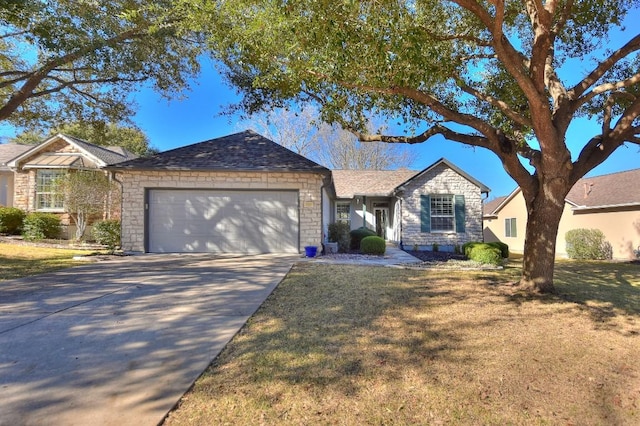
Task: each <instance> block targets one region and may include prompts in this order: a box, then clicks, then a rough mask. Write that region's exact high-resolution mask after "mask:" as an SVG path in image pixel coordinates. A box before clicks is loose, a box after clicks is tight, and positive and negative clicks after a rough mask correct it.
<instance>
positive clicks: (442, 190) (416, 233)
mask: <svg viewBox="0 0 640 426" xmlns="http://www.w3.org/2000/svg"><path fill="white" fill-rule="evenodd" d="M405 188H406V189H405V191H404V194H403V196H402V212H401V217H402V243H403V245H404V246H405V247H408V248H411V247H413V246H414V245H417V246H419V248H420V249H430V248H431V247H432V245H433V244H434V243H435V244H438V245H439V246H440V247H443V248H445V247H448V248H452V247H454V246H456V245H462V244H464V243H466V242H469V241H482V194H481V189H480V188H479V187H478V186H477V185H475V184H474V183H473V182H471V181H469V180H468V179H467V178H465V177H464V176H462V175H460V174H459V173H457V172H456V171H455V170H453V169H451V168H450V167H448V166H447V165H446V164H443V163H441V164H438V165H437V166H436V167H434V168H432V169H429V170H427V171H426V172H424V173H423V174H422V175H419V176H416V177H415V178H413V179H412V180H411V181H409V182H408V183H407V184H406V185H405ZM421 195H464V199H465V232H464V233H456V232H429V233H426V232H422V231H421V226H420V225H421V222H420V211H421V206H420V196H421Z"/></svg>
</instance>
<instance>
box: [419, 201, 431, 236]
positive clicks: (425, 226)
mask: <svg viewBox="0 0 640 426" xmlns="http://www.w3.org/2000/svg"><path fill="white" fill-rule="evenodd" d="M420 232H431V197H429V196H428V195H421V196H420Z"/></svg>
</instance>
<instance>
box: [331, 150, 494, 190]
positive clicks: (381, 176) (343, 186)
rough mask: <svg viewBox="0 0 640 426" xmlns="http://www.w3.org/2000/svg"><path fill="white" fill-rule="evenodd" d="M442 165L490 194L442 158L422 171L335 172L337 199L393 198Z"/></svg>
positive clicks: (482, 186) (483, 186) (484, 187)
mask: <svg viewBox="0 0 640 426" xmlns="http://www.w3.org/2000/svg"><path fill="white" fill-rule="evenodd" d="M440 164H444V165H445V166H446V167H449V168H450V169H451V170H453V171H455V172H456V173H458V174H459V175H461V176H462V177H464V178H465V179H467V180H468V181H470V182H471V183H473V184H474V185H476V186H478V187H479V188H480V190H481V191H482V192H489V188H488V187H487V186H485V185H483V184H482V183H480V182H479V181H477V180H476V179H474V178H472V177H471V176H469V175H468V174H467V173H465V172H463V171H462V170H460V169H459V168H458V167H456V166H455V165H454V164H452V163H451V162H449V161H448V160H446V159H444V158H441V159H440V160H438V161H436V162H435V163H433V164H431V165H430V166H429V167H427V168H425V169H424V170H421V171H419V172H418V171H415V170H407V169H399V170H333V171H332V173H333V182H334V187H335V190H336V197H337V198H353V197H354V196H356V195H364V196H370V197H371V196H384V197H389V196H392V195H393V194H394V193H395V192H396V191H397V190H398V189H399V188H400V187H402V186H404V185H406V184H407V183H409V182H411V181H412V180H414V179H417V178H419V177H420V176H422V175H423V174H425V173H427V172H429V171H430V170H432V169H433V168H435V167H437V166H438V165H440Z"/></svg>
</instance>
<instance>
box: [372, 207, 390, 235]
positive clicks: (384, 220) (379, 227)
mask: <svg viewBox="0 0 640 426" xmlns="http://www.w3.org/2000/svg"><path fill="white" fill-rule="evenodd" d="M373 214H374V216H375V217H376V234H378V236H379V237H382V238H384V239H385V240H386V239H387V225H388V223H389V209H388V208H382V207H374V209H373Z"/></svg>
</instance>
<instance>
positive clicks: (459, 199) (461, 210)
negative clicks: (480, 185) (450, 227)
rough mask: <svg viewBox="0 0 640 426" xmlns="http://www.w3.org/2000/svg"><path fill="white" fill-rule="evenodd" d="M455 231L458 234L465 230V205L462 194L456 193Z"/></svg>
mask: <svg viewBox="0 0 640 426" xmlns="http://www.w3.org/2000/svg"><path fill="white" fill-rule="evenodd" d="M455 199H456V232H457V233H458V234H460V233H464V232H465V222H466V219H465V205H464V195H456V196H455Z"/></svg>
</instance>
